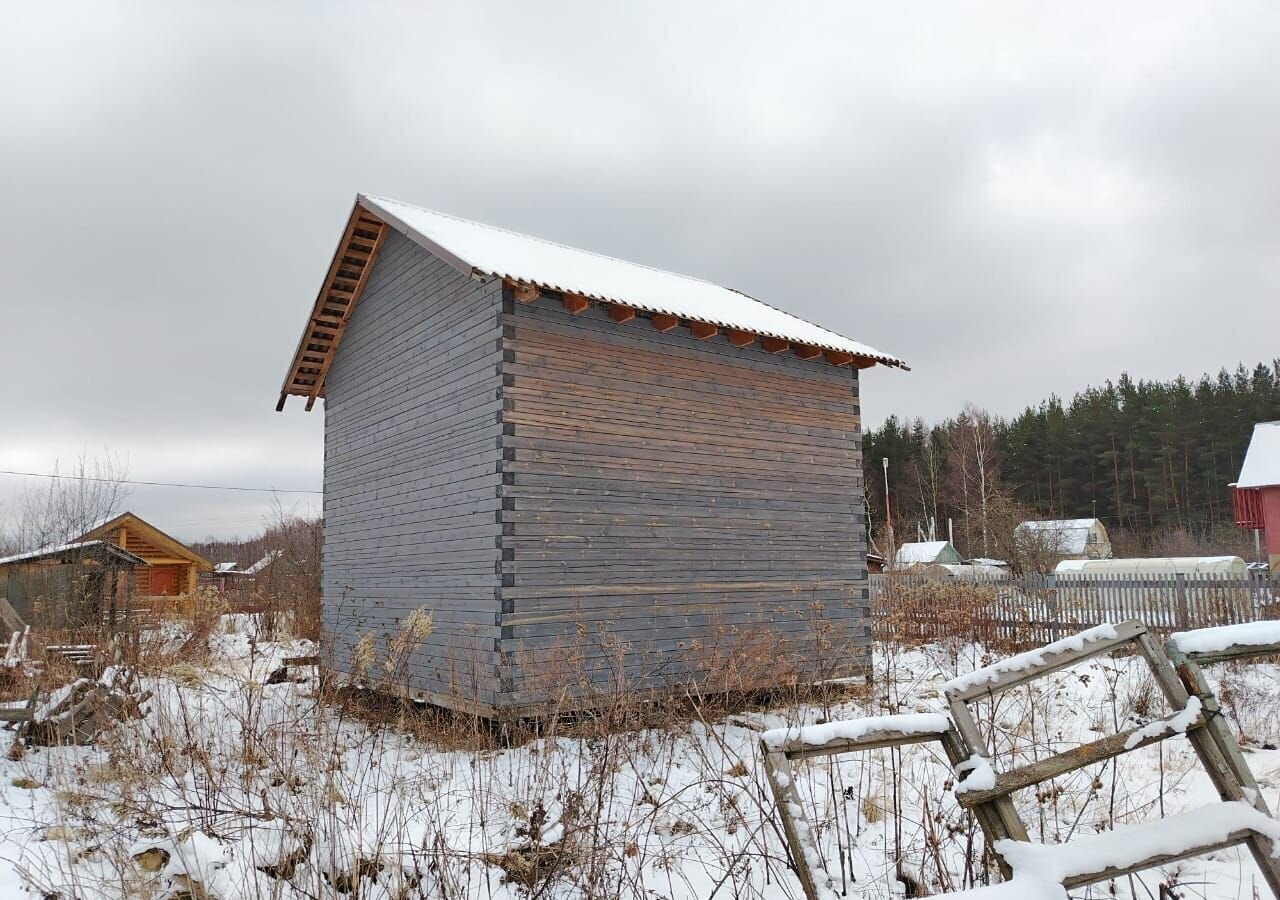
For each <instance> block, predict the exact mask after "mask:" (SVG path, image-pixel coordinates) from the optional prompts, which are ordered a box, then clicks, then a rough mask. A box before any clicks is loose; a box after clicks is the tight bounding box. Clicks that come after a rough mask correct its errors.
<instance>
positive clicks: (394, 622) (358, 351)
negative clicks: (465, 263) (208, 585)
mask: <svg viewBox="0 0 1280 900" xmlns="http://www.w3.org/2000/svg"><path fill="white" fill-rule="evenodd" d="M501 312H502V300H501V287H500V285H499V284H498V283H496V282H490V283H487V284H482V283H480V282H477V281H475V280H473V279H470V278H468V277H466V276H464V275H462V274H459V273H458V272H457V270H455V269H453V268H452V267H450V266H448V265H447V264H445V263H444V262H442V261H441V260H439V259H437V258H435V257H433V256H432V255H430V254H429V253H427V252H426V251H425V250H422V249H421V248H419V247H418V246H417V245H416V244H414V243H412V242H411V241H410V240H409V239H407V238H405V237H403V236H401V235H400V234H399V233H397V232H390V233H389V234H388V236H387V238H386V239H385V242H384V245H383V247H382V250H381V253H380V255H379V257H378V259H377V261H376V263H375V265H374V268H373V271H372V272H371V274H370V276H369V282H368V284H367V285H366V287H365V290H364V293H363V295H362V296H361V298H360V301H359V304H358V305H357V306H356V308H355V310H354V312H353V313H352V316H351V319H350V322H349V323H348V325H347V329H346V332H345V334H344V336H343V339H342V343H341V344H340V345H339V347H338V350H337V353H336V355H335V358H334V361H333V365H332V367H331V368H330V370H329V373H328V378H327V381H326V386H325V486H324V531H325V535H324V537H325V540H324V565H323V568H324V580H323V592H324V603H323V609H324V624H325V628H326V632H327V636H328V638H329V641H330V646H331V650H332V653H333V656H334V664H335V667H336V668H337V669H338V670H339V671H344V672H348V673H350V672H353V671H354V669H355V665H354V662H353V659H352V651H353V647H354V645H355V643H356V642H357V641H358V640H359V639H360V638H361V637H362V636H363V635H365V634H366V633H368V634H372V635H373V636H374V639H375V643H376V645H377V650H378V663H377V664H378V665H379V666H381V660H382V652H383V649H384V646H385V641H386V640H387V639H388V638H390V637H391V636H393V635H394V634H395V633H396V632H397V631H398V629H399V627H400V625H401V622H402V621H403V620H404V617H405V616H406V615H407V614H408V613H409V612H410V611H411V610H413V609H415V608H418V607H425V608H427V609H428V610H430V611H431V613H432V615H433V616H434V619H435V627H434V630H433V632H432V634H431V635H430V637H429V638H428V639H427V640H426V641H425V643H424V644H423V645H422V646H421V648H420V649H419V650H418V651H417V652H416V653H415V654H414V656H413V658H412V661H411V666H410V671H409V672H408V673H406V674H407V675H408V679H407V680H408V686H409V687H410V688H411V689H412V690H414V691H422V692H425V693H426V694H428V695H429V696H431V697H432V698H433V699H434V700H435V701H437V702H442V703H445V704H447V705H450V706H458V707H464V708H469V707H474V708H478V709H481V710H488V709H491V708H493V707H494V706H495V705H496V699H497V698H496V690H497V686H498V685H497V640H498V637H499V629H498V623H497V610H498V606H497V604H498V599H497V589H498V587H499V576H498V573H497V562H498V558H499V556H498V547H497V539H498V537H499V535H500V530H501V526H500V524H499V522H498V515H497V513H498V509H499V498H498V489H499V475H498V472H497V462H498V458H499V457H498V436H499V432H500V428H501V426H500V424H499V420H498V413H499V408H500V400H499V397H498V390H497V387H498V384H499V380H498V379H499V376H498V373H497V369H498V365H499V361H500V350H499V338H500V334H501V325H500V317H501ZM376 674H379V675H381V674H382V673H381V672H377V673H376Z"/></svg>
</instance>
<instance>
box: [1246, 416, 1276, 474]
mask: <svg viewBox="0 0 1280 900" xmlns="http://www.w3.org/2000/svg"><path fill="white" fill-rule="evenodd" d="M1273 484H1280V422H1259V423H1258V424H1257V425H1254V426H1253V438H1252V439H1251V440H1250V441H1249V450H1248V452H1246V453H1245V455H1244V465H1243V466H1241V467H1240V478H1239V480H1237V481H1236V487H1242V488H1256V487H1268V486H1270V485H1273Z"/></svg>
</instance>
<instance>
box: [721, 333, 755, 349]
mask: <svg viewBox="0 0 1280 900" xmlns="http://www.w3.org/2000/svg"><path fill="white" fill-rule="evenodd" d="M724 334H725V337H727V338H728V339H729V343H730V344H733V346H735V347H745V346H747V344H751V343H754V342H755V339H756V336H755V334H754V333H753V332H750V331H740V330H738V329H737V328H726V329H725V332H724Z"/></svg>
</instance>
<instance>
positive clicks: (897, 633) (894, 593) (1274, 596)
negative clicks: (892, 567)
mask: <svg viewBox="0 0 1280 900" xmlns="http://www.w3.org/2000/svg"><path fill="white" fill-rule="evenodd" d="M869 581H870V602H871V614H872V618H873V629H874V633H875V637H876V638H877V639H879V640H908V641H917V642H927V641H934V640H943V639H951V638H955V637H957V636H962V637H964V638H967V639H972V640H980V641H984V642H988V643H991V644H993V645H999V646H1003V647H1011V648H1012V647H1016V648H1028V647H1036V646H1039V645H1041V644H1046V643H1050V642H1052V641H1056V640H1059V639H1061V638H1063V637H1066V636H1068V635H1071V634H1075V633H1076V632H1079V631H1081V630H1083V629H1086V628H1092V627H1093V626H1095V625H1100V624H1102V623H1104V622H1116V621H1121V620H1124V619H1141V620H1142V621H1144V622H1146V623H1147V625H1148V627H1149V628H1150V629H1151V631H1152V632H1154V633H1156V634H1159V635H1160V636H1162V637H1167V636H1169V635H1170V634H1172V633H1174V632H1182V631H1191V630H1194V629H1199V628H1212V627H1217V626H1221V625H1235V624H1240V623H1246V622H1256V621H1262V620H1272V619H1280V581H1277V580H1274V579H1269V578H1267V577H1265V576H1261V577H1259V576H1249V577H1246V578H1240V577H1233V576H1229V575H1216V574H1201V575H1146V576H1142V577H1129V578H1115V577H1111V578H1099V577H1095V576H1089V575H1022V576H1006V577H999V576H997V577H990V576H976V577H967V576H960V577H951V578H947V577H940V576H938V575H935V574H918V573H913V572H910V571H908V572H895V573H892V574H876V575H871V576H870V578H869ZM952 586H957V587H956V590H955V592H954V593H955V594H957V595H958V594H960V592H961V591H963V592H964V601H963V603H962V604H960V605H956V604H955V603H951V602H946V603H940V602H939V600H940V599H941V598H942V597H944V596H945V595H946V594H948V593H951V592H949V591H948V588H949V587H952ZM957 616H960V618H962V619H963V630H964V632H965V633H964V634H963V635H958V633H957Z"/></svg>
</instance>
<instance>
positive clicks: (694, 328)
mask: <svg viewBox="0 0 1280 900" xmlns="http://www.w3.org/2000/svg"><path fill="white" fill-rule="evenodd" d="M689 331H690V332H692V333H693V336H694V337H696V338H697V339H698V340H700V341H705V340H709V339H710V338H713V337H715V336H716V335H717V334H719V333H720V327H719V326H718V325H712V324H711V323H710V322H690V323H689Z"/></svg>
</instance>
